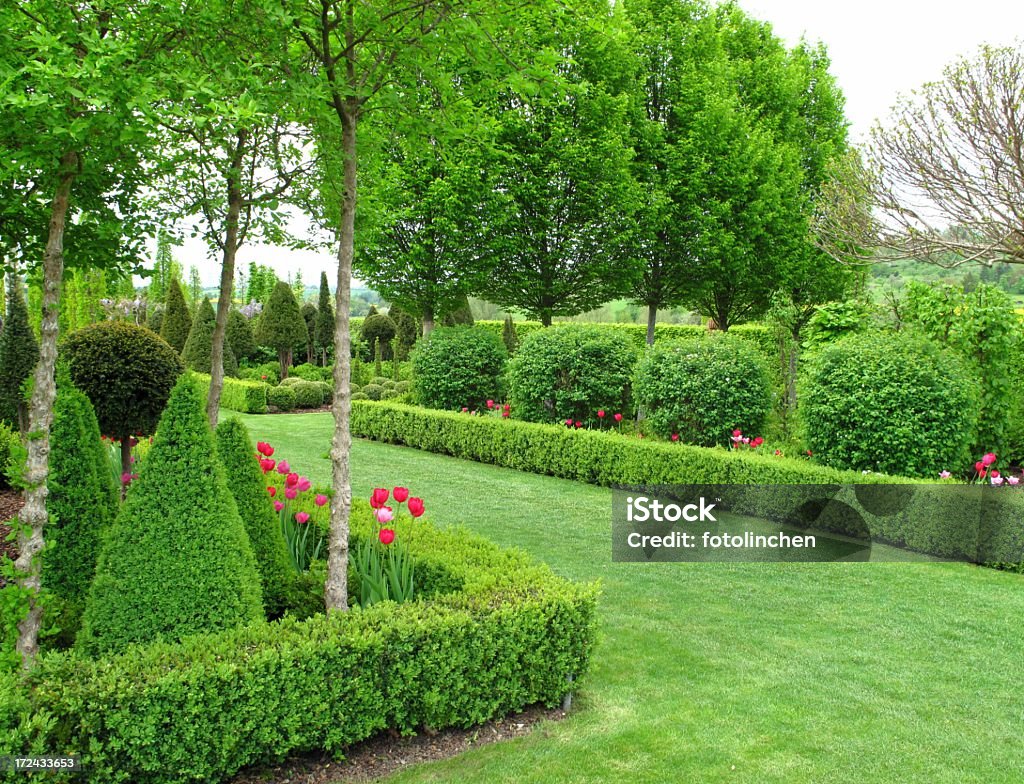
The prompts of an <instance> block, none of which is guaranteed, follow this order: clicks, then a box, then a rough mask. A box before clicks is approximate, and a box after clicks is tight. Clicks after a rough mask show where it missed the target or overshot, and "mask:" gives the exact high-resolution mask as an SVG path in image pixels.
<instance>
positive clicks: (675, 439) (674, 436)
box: [672, 433, 679, 441]
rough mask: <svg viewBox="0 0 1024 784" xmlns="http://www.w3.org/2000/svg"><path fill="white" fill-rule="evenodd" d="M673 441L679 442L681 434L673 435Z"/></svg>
mask: <svg viewBox="0 0 1024 784" xmlns="http://www.w3.org/2000/svg"><path fill="white" fill-rule="evenodd" d="M672 440H673V441H678V440H679V433H673V434H672Z"/></svg>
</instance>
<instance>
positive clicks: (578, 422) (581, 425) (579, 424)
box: [576, 420, 583, 428]
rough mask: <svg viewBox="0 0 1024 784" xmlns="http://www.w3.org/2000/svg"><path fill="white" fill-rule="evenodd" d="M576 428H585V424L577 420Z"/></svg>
mask: <svg viewBox="0 0 1024 784" xmlns="http://www.w3.org/2000/svg"><path fill="white" fill-rule="evenodd" d="M576 427H577V428H580V427H583V423H582V422H580V421H579V420H577V421H576Z"/></svg>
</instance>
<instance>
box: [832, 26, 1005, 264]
mask: <svg viewBox="0 0 1024 784" xmlns="http://www.w3.org/2000/svg"><path fill="white" fill-rule="evenodd" d="M1022 102H1024V50H1022V49H1021V47H1020V46H1019V45H1018V46H1017V47H1016V48H1011V47H1003V48H996V47H990V46H983V47H982V48H981V49H980V50H979V52H978V53H977V54H976V55H975V56H974V57H973V58H963V59H961V60H958V61H957V62H955V63H953V64H951V65H950V66H948V67H947V68H946V69H945V71H944V75H943V78H942V80H941V81H936V82H932V83H929V84H926V85H924V86H923V87H921V88H920V89H919V90H917V91H915V93H914V94H913V95H912V96H910V97H905V98H904V99H902V100H901V102H900V103H899V104H898V105H897V106H896V107H895V109H894V110H893V113H892V116H891V117H890V119H889V121H888V123H887V125H885V126H883V125H881V124H876V125H875V127H874V128H873V130H872V132H871V136H870V139H869V141H868V143H867V144H866V145H865V147H864V148H863V149H862V150H860V151H857V152H851V153H850V154H849V155H848V156H847V157H846V159H845V160H844V161H842V162H841V163H839V164H837V165H836V166H835V167H834V170H833V179H832V180H831V182H830V184H829V187H828V188H827V190H826V196H827V199H826V201H825V203H824V205H823V207H822V209H821V211H820V213H819V215H818V220H817V223H816V230H817V236H818V237H819V241H820V242H821V245H822V247H823V248H824V249H825V250H827V251H828V252H829V253H830V254H831V255H832V256H834V257H835V258H838V259H840V260H843V261H851V260H857V259H860V260H875V259H877V258H878V257H879V256H883V257H884V258H913V259H921V260H925V261H930V262H933V263H937V264H940V265H943V266H954V265H957V264H962V263H965V262H970V261H978V262H981V263H985V264H991V263H994V262H1009V263H1014V264H1024V214H1022V212H1021V199H1022V194H1024V156H1022V155H1021V154H1020V150H1021V148H1022V147H1024V113H1022V112H1021V111H1020V107H1021V104H1022Z"/></svg>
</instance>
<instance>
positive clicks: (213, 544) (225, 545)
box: [76, 375, 263, 654]
mask: <svg viewBox="0 0 1024 784" xmlns="http://www.w3.org/2000/svg"><path fill="white" fill-rule="evenodd" d="M262 618H263V604H262V598H261V589H260V578H259V573H258V571H257V569H256V559H255V557H254V556H253V551H252V546H251V544H250V543H249V537H248V535H247V534H246V531H245V525H244V523H243V522H242V518H241V517H240V516H239V514H238V507H237V505H236V504H235V499H234V497H233V496H232V494H231V490H230V489H229V488H228V481H227V478H226V476H225V474H224V469H223V467H222V466H221V464H220V461H219V460H218V459H217V456H216V454H215V450H214V441H213V434H212V433H211V432H210V428H209V426H208V425H207V422H206V415H205V413H204V404H203V397H202V394H201V392H200V390H199V388H198V386H197V383H196V381H195V380H194V379H193V378H192V377H190V376H187V375H186V376H183V377H182V378H181V380H180V381H179V382H178V383H177V385H176V386H175V388H174V392H173V394H172V395H171V398H170V400H169V401H168V404H167V410H166V411H165V412H164V415H163V417H162V418H161V420H160V427H159V429H158V430H157V433H156V437H155V439H154V442H153V447H152V448H151V449H150V450H149V453H148V454H147V455H146V459H145V460H144V461H143V463H142V466H141V468H140V469H139V478H138V479H136V480H135V482H134V483H133V484H132V488H131V492H129V493H128V497H127V499H126V500H125V502H124V504H123V505H122V506H121V510H120V512H119V513H118V515H117V519H116V520H115V521H114V525H113V528H112V529H111V531H110V534H109V536H107V537H106V539H105V544H104V546H103V550H102V552H101V554H100V558H99V564H98V565H97V568H96V578H95V580H94V581H93V584H92V589H91V590H90V592H89V598H88V601H87V603H86V607H85V614H84V616H83V619H82V631H81V633H80V634H79V635H78V639H77V640H76V644H77V645H79V646H81V647H82V648H83V649H84V650H86V651H87V652H89V653H93V654H100V653H105V652H109V651H118V650H123V649H124V648H125V647H127V646H128V645H130V644H132V643H147V642H151V641H154V640H166V641H175V640H179V639H181V638H182V637H184V636H186V635H190V634H197V633H200V632H212V631H219V630H223V629H231V628H235V627H237V626H242V625H245V624H249V623H253V622H256V621H259V620H261V619H262Z"/></svg>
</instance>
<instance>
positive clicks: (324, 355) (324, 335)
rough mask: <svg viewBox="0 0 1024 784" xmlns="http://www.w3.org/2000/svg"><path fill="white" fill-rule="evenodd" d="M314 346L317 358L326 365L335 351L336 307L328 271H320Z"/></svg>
mask: <svg viewBox="0 0 1024 784" xmlns="http://www.w3.org/2000/svg"><path fill="white" fill-rule="evenodd" d="M313 348H314V350H315V351H316V355H317V356H316V360H317V362H319V363H320V364H321V365H326V364H327V362H328V360H329V358H330V356H331V355H332V354H333V353H334V308H333V306H332V305H331V290H330V289H329V288H328V287H327V273H326V272H321V273H320V297H319V299H318V300H317V306H316V324H315V325H314V327H313Z"/></svg>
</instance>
